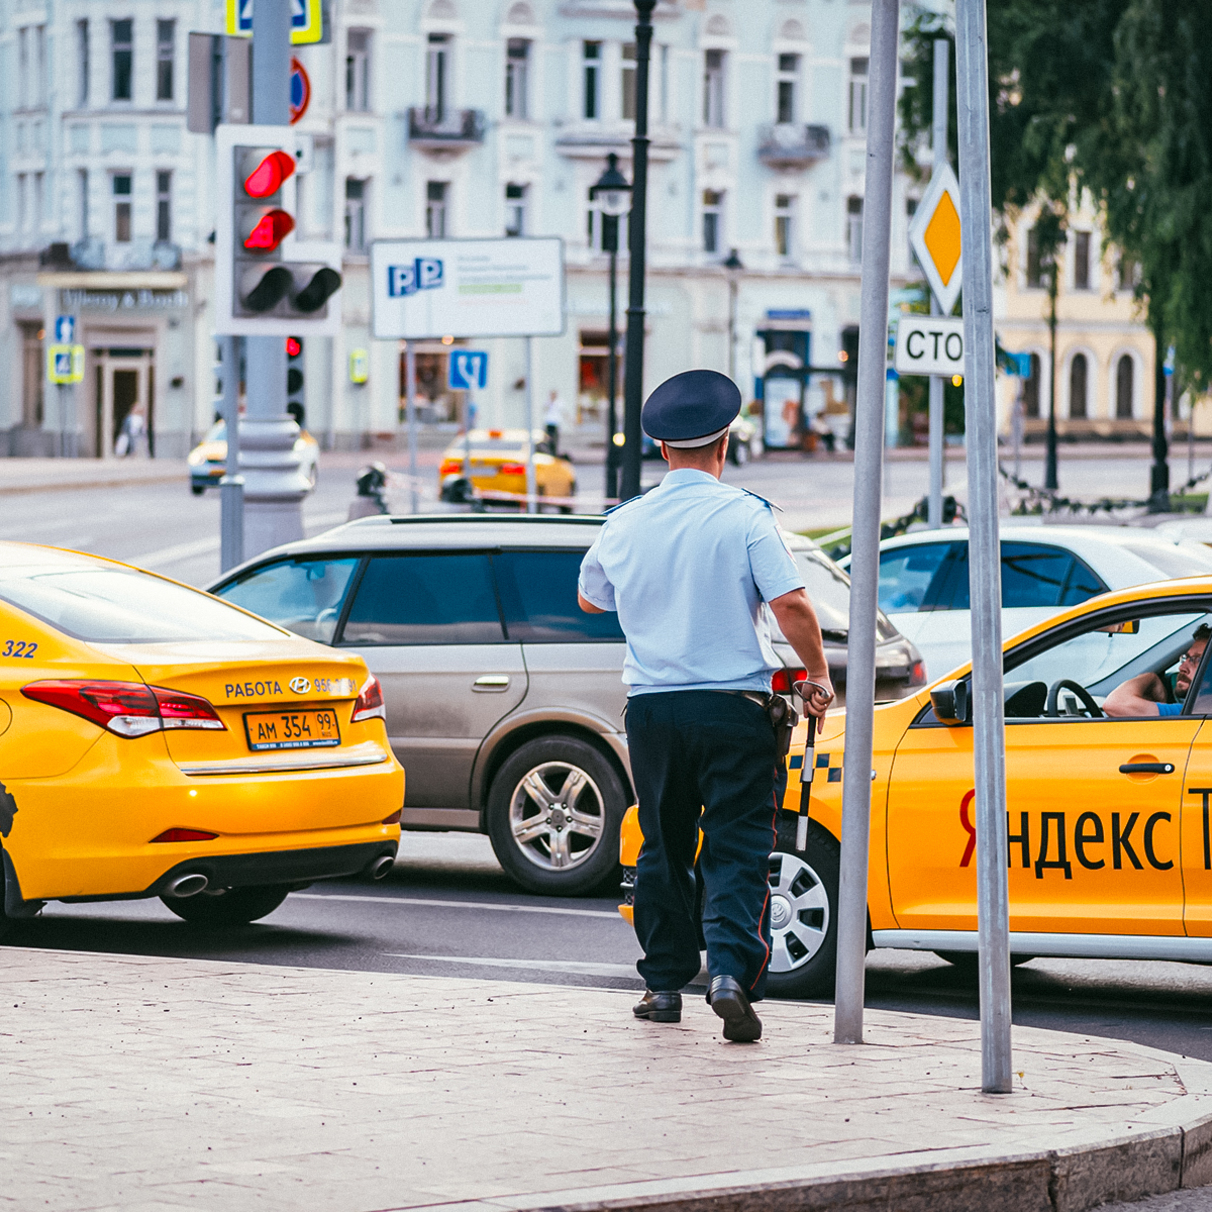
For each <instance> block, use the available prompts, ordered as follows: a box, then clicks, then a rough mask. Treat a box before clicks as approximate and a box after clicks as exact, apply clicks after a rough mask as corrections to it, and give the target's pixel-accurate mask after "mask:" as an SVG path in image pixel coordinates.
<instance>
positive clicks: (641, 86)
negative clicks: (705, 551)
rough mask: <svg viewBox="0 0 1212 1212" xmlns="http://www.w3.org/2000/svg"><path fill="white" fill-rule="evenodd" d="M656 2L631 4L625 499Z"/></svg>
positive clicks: (636, 407)
mask: <svg viewBox="0 0 1212 1212" xmlns="http://www.w3.org/2000/svg"><path fill="white" fill-rule="evenodd" d="M655 7H656V0H635V11H636V15H637V16H638V18H639V22H638V24H637V25H636V27H635V138H633V139H632V140H631V146H632V148H633V149H634V150H633V152H632V158H631V163H632V174H631V222H630V223H629V224H628V227H627V248H628V251H629V252H630V253H631V263H630V265H629V266H628V298H627V346H626V351H627V369H626V370H625V371H624V374H623V394H624V403H623V432H624V439H623V485H622V488H621V489H620V492H619V495H620V496H621V497H623V498H624V499H627V498H630V497H638V496H639V495H640V454H641V450H640V444H641V441H642V437H641V435H642V433H643V428H642V426H641V425H640V409H641V408H642V407H643V405H644V273H645V266H644V242H645V240H646V238H647V234H646V229H647V224H648V218H647V206H648V60H649V57H650V52H651V49H652V10H653V9H654V8H655Z"/></svg>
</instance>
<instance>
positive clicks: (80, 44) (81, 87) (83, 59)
mask: <svg viewBox="0 0 1212 1212" xmlns="http://www.w3.org/2000/svg"><path fill="white" fill-rule="evenodd" d="M76 75H77V79H76V104H77V105H78V106H79V107H80V108H81V109H83V108H84V107H85V106H86V105H87V104H88V77H89V59H88V21H87V20H85V21H77V22H76Z"/></svg>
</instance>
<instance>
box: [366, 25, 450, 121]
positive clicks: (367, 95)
mask: <svg viewBox="0 0 1212 1212" xmlns="http://www.w3.org/2000/svg"><path fill="white" fill-rule="evenodd" d="M430 40H431V41H432V38H431V39H430ZM345 45H346V53H345V108H346V109H348V110H355V111H357V112H358V113H365V112H366V111H368V110H369V109H370V31H369V30H366V29H351V30H350V31H349V33H348V34H347V35H346V44H345ZM431 53H432V52H431Z"/></svg>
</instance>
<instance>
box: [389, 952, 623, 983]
mask: <svg viewBox="0 0 1212 1212" xmlns="http://www.w3.org/2000/svg"><path fill="white" fill-rule="evenodd" d="M380 954H382V955H390V956H393V957H394V958H395V959H410V960H432V961H434V962H435V963H439V964H474V965H475V966H476V967H479V968H526V969H530V970H532V971H534V972H570V973H572V974H573V975H574V976H634V977H636V979H637V980H638V979H639V973H637V972H636V970H635V965H634V964H586V963H583V962H582V961H580V960H522V959H497V958H496V957H493V956H486V955H478V956H476V955H408V954H406V953H405V952H403V951H383V952H381V953H380Z"/></svg>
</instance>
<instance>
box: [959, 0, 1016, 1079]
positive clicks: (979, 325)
mask: <svg viewBox="0 0 1212 1212" xmlns="http://www.w3.org/2000/svg"><path fill="white" fill-rule="evenodd" d="M955 9H956V12H955V26H956V48H957V68H958V71H957V79H958V86H957V87H958V101H959V104H958V107H957V108H958V112H959V162H960V174H961V176H962V177H963V182H964V187H963V192H962V196H961V207H960V213H961V215H962V217H963V243H964V256H963V265H964V268H963V278H964V337H965V344H966V345H967V347H968V362H969V366H968V374H967V376H966V378H965V379H964V412H965V418H966V426H965V429H966V434H967V448H968V552H969V554H968V582H969V598H970V600H971V604H972V696H971V702H972V731H973V736H972V753H973V767H974V771H973V773H974V783H973V785H974V787H975V789H976V801H975V803H976V920H977V934H978V947H979V969H978V971H979V988H980V1006H981V1089H982V1090H983V1091H984V1092H985V1093H986V1094H1009V1093H1010V1091H1011V1089H1012V1068H1011V1052H1010V900H1009V890H1008V886H1007V877H1006V855H1007V850H1008V848H1009V842H1008V840H1007V837H1006V832H1007V831H1006V722H1005V707H1004V703H1003V699H1002V613H1001V611H1002V561H1001V548H1000V541H999V536H998V520H997V511H998V473H997V401H996V396H995V393H994V388H995V384H994V371H995V366H994V360H995V357H996V352H995V349H996V347H995V343H994V336H993V249H992V233H991V232H990V230H989V215H990V213H991V210H992V200H991V192H992V191H991V186H990V182H989V63H988V58H987V47H988V40H987V33H986V27H985V0H957V3H956V6H955ZM961 726H962V725H961Z"/></svg>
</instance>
